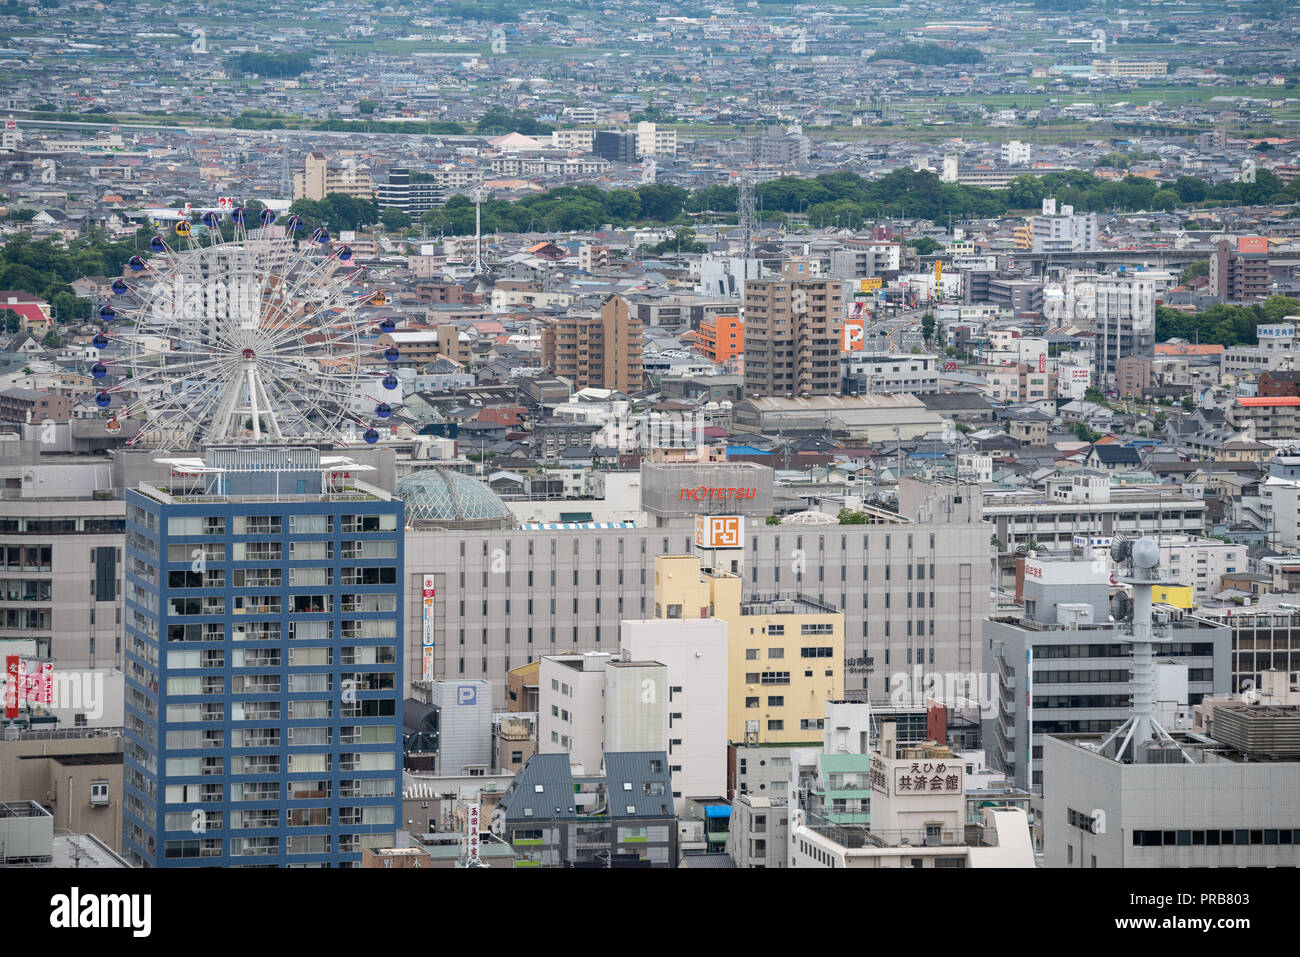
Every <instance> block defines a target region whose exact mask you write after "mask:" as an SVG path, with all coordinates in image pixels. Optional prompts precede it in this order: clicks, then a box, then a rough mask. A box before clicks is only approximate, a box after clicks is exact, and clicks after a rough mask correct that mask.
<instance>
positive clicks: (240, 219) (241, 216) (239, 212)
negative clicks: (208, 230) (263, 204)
mask: <svg viewBox="0 0 1300 957" xmlns="http://www.w3.org/2000/svg"><path fill="white" fill-rule="evenodd" d="M230 218H231V219H233V220H234V221H235V222H237V223H238V224H239V225H240V226H242V225H244V221H245V220H247V219H248V211H247V210H246V209H244V207H243V206H236V207H235V208H234V209H233V210H232V211H231V213H230Z"/></svg>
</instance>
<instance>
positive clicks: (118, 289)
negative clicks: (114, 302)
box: [109, 279, 131, 296]
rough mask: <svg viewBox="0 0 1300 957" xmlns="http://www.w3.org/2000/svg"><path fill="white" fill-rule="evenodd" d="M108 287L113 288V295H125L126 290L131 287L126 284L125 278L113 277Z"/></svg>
mask: <svg viewBox="0 0 1300 957" xmlns="http://www.w3.org/2000/svg"><path fill="white" fill-rule="evenodd" d="M109 288H110V289H112V290H113V295H115V296H125V295H126V293H127V290H128V289H130V288H131V287H130V286H128V285H127V284H126V280H125V279H114V280H113V285H112V286H110V287H109Z"/></svg>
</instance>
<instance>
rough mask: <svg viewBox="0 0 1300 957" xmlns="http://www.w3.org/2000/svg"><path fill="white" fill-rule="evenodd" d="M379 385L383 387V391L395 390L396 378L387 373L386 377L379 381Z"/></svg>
mask: <svg viewBox="0 0 1300 957" xmlns="http://www.w3.org/2000/svg"><path fill="white" fill-rule="evenodd" d="M381 384H382V385H383V387H384V388H385V389H389V390H392V389H396V388H397V376H395V375H393V374H392V373H391V372H390V373H388V375H386V376H384V378H383V379H382V380H381Z"/></svg>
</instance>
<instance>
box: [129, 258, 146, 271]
mask: <svg viewBox="0 0 1300 957" xmlns="http://www.w3.org/2000/svg"><path fill="white" fill-rule="evenodd" d="M126 264H127V265H128V266H130V267H131V271H132V272H140V271H141V270H142V269H144V260H143V259H141V258H140V257H139V256H132V257H131V258H130V259H128V260H127V261H126Z"/></svg>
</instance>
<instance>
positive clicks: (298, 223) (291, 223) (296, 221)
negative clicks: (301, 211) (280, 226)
mask: <svg viewBox="0 0 1300 957" xmlns="http://www.w3.org/2000/svg"><path fill="white" fill-rule="evenodd" d="M284 225H285V228H286V229H288V230H289V234H290V235H293V234H294V233H297V232H300V231H301V230H302V217H301V216H299V215H298V214H297V213H294V214H293V215H292V216H290V217H289V218H288V219H287V220H286V221H285V224H284Z"/></svg>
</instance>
